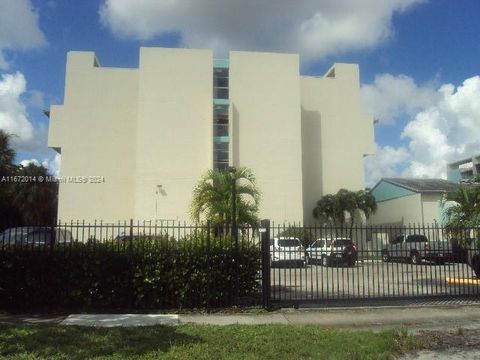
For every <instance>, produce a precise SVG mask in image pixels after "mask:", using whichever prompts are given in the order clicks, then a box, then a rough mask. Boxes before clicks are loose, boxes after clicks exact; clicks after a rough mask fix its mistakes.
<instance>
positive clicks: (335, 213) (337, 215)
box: [313, 194, 345, 226]
mask: <svg viewBox="0 0 480 360" xmlns="http://www.w3.org/2000/svg"><path fill="white" fill-rule="evenodd" d="M313 217H314V218H315V219H317V220H320V221H322V222H324V223H329V222H331V223H332V224H333V226H337V225H338V224H339V223H343V222H344V219H345V214H344V212H343V211H342V210H341V208H340V204H339V202H338V198H337V197H336V196H335V195H332V194H327V195H325V196H322V197H321V199H320V200H318V201H317V205H316V206H315V208H314V209H313Z"/></svg>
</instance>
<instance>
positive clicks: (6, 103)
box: [0, 72, 33, 148]
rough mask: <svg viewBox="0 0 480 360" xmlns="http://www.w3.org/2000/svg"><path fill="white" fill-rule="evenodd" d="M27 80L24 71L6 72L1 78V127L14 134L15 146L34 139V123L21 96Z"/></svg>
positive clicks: (21, 145)
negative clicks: (30, 120) (29, 118)
mask: <svg viewBox="0 0 480 360" xmlns="http://www.w3.org/2000/svg"><path fill="white" fill-rule="evenodd" d="M26 86H27V82H26V80H25V77H24V76H23V74H22V73H20V72H17V73H15V74H4V75H2V78H1V80H0V129H2V130H4V131H6V132H7V133H9V134H12V135H13V137H12V143H13V146H14V147H15V148H19V147H20V148H21V147H23V146H24V145H26V144H28V143H30V142H31V141H32V140H33V125H32V124H31V123H30V122H29V121H28V119H27V111H26V108H25V105H24V104H23V103H22V101H21V99H20V97H21V95H22V94H23V93H24V92H25V89H26Z"/></svg>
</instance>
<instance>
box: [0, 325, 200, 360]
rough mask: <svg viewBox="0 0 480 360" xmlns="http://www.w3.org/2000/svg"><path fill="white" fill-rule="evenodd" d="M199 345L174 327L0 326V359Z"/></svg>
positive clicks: (125, 352) (154, 350)
mask: <svg viewBox="0 0 480 360" xmlns="http://www.w3.org/2000/svg"><path fill="white" fill-rule="evenodd" d="M200 342H203V340H202V339H201V338H199V337H194V336H190V335H187V334H183V333H182V332H181V331H179V328H178V327H174V326H164V325H157V326H149V327H129V328H127V327H119V328H87V327H79V326H58V325H57V326H56V325H32V326H11V325H0V357H2V358H3V357H6V356H12V355H19V354H24V355H27V354H28V355H30V356H33V357H35V358H37V357H39V358H65V359H72V360H77V359H78V360H80V359H90V358H95V357H98V356H118V357H119V358H124V357H125V358H127V357H136V356H141V355H147V354H149V353H159V352H160V353H165V352H168V351H169V350H170V348H171V347H173V346H185V345H189V344H196V343H200Z"/></svg>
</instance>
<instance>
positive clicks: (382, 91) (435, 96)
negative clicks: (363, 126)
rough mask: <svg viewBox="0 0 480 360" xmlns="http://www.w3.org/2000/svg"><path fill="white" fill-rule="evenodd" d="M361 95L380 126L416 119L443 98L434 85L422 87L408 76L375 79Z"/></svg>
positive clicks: (383, 76) (364, 86)
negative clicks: (405, 116)
mask: <svg viewBox="0 0 480 360" xmlns="http://www.w3.org/2000/svg"><path fill="white" fill-rule="evenodd" d="M361 95H362V100H363V104H364V106H365V108H366V109H367V111H368V112H369V113H370V114H372V115H373V116H374V117H375V119H378V120H379V121H380V122H381V123H392V122H394V121H395V120H396V119H398V118H399V117H401V116H402V115H409V116H412V115H415V113H416V112H418V111H420V110H423V109H425V108H426V107H428V106H430V105H433V104H435V103H436V102H437V101H438V100H439V99H440V98H441V95H440V94H439V93H438V92H437V91H436V89H435V88H434V86H433V85H430V84H426V85H422V86H419V85H417V84H416V83H415V81H414V80H413V79H412V78H411V77H409V76H406V75H398V76H393V75H391V74H381V75H377V76H375V80H374V82H373V84H367V85H363V86H362V88H361Z"/></svg>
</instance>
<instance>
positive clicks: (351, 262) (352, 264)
mask: <svg viewBox="0 0 480 360" xmlns="http://www.w3.org/2000/svg"><path fill="white" fill-rule="evenodd" d="M355 262H356V261H355V260H354V259H350V260H348V263H347V265H348V266H350V267H355Z"/></svg>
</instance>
